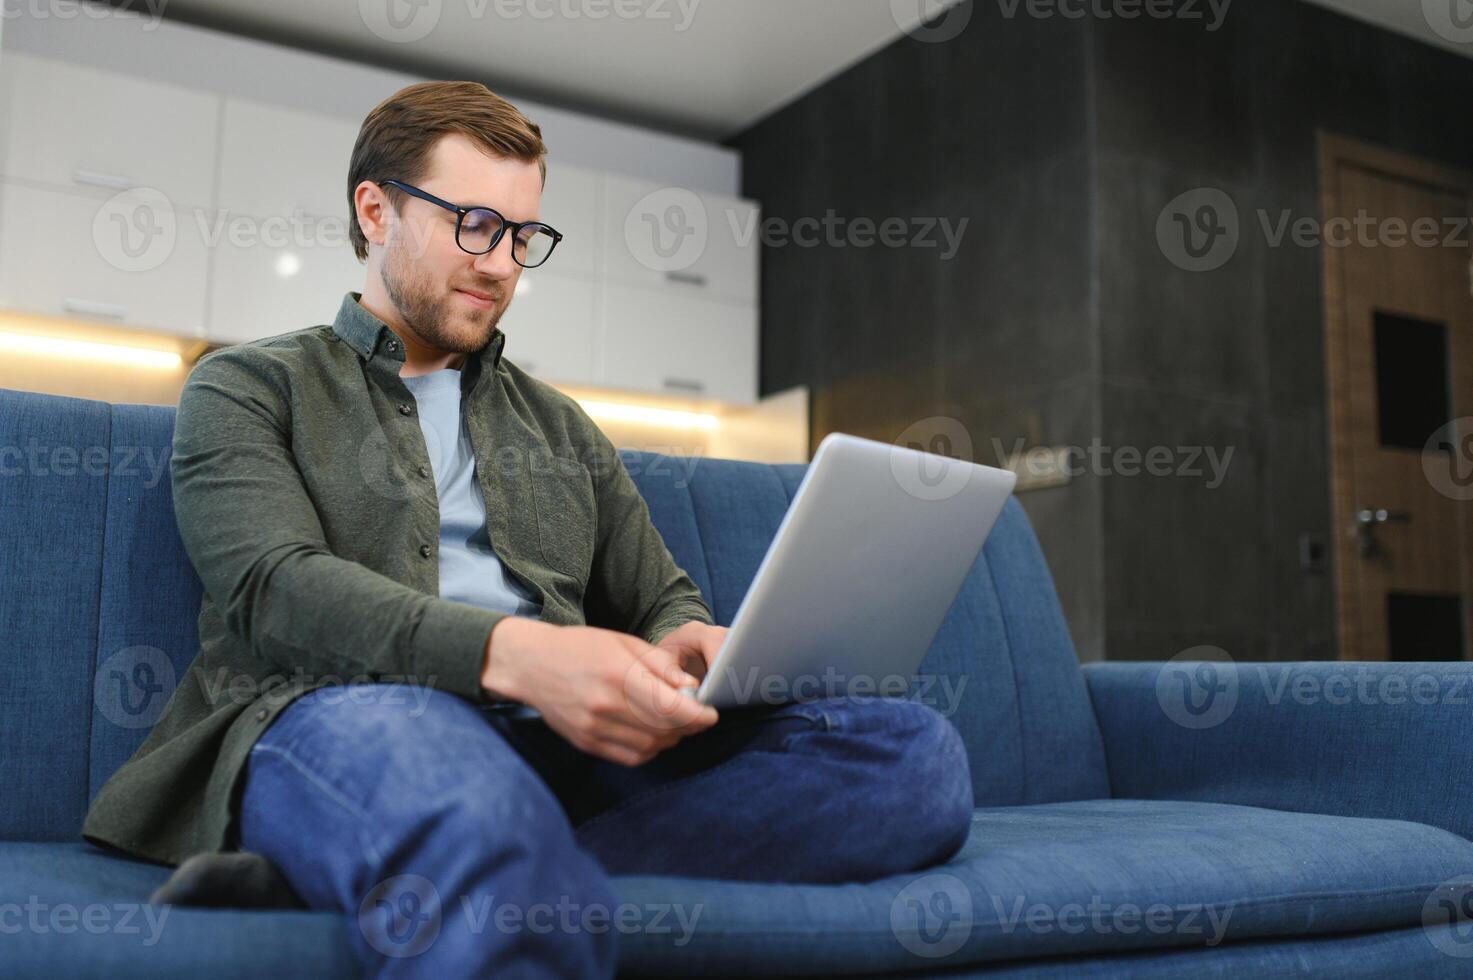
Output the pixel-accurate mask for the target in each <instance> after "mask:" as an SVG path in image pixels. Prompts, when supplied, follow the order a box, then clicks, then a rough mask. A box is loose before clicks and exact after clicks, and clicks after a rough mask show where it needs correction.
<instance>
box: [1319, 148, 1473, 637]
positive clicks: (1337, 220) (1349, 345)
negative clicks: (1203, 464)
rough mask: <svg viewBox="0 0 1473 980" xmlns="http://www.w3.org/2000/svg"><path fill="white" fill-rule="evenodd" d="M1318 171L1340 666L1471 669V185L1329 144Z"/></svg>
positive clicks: (1385, 154) (1375, 152)
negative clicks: (1344, 662) (1404, 663)
mask: <svg viewBox="0 0 1473 980" xmlns="http://www.w3.org/2000/svg"><path fill="white" fill-rule="evenodd" d="M1320 169H1321V191H1322V197H1323V212H1324V214H1323V217H1324V219H1325V224H1324V227H1323V229H1322V244H1321V246H1320V247H1321V249H1322V252H1323V254H1324V257H1325V294H1326V337H1325V339H1326V367H1327V377H1326V387H1327V389H1328V393H1329V417H1330V454H1331V495H1332V508H1333V519H1334V522H1335V523H1334V526H1335V534H1334V545H1333V556H1332V557H1333V561H1334V565H1335V578H1336V582H1335V586H1336V589H1335V594H1336V607H1337V619H1338V633H1339V651H1340V657H1341V658H1342V659H1349V660H1408V661H1425V660H1461V659H1467V658H1468V656H1469V641H1468V637H1469V636H1470V633H1473V630H1470V610H1473V592H1470V586H1473V295H1470V287H1473V266H1470V254H1473V253H1470V247H1469V238H1470V232H1469V224H1470V223H1469V215H1470V207H1469V203H1470V190H1473V180H1470V179H1469V177H1468V176H1467V175H1464V174H1460V173H1457V172H1455V171H1451V170H1448V169H1446V168H1443V167H1439V166H1436V165H1433V164H1429V163H1426V162H1424V161H1420V160H1416V159H1414V158H1410V157H1406V156H1403V155H1400V154H1395V153H1391V152H1389V151H1385V150H1381V149H1378V148H1375V147H1370V146H1367V145H1364V144H1359V143H1355V142H1352V141H1349V140H1344V139H1340V138H1336V137H1330V136H1322V137H1321V140H1320Z"/></svg>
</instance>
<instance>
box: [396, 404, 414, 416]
mask: <svg viewBox="0 0 1473 980" xmlns="http://www.w3.org/2000/svg"><path fill="white" fill-rule="evenodd" d="M399 414H400V415H412V414H414V409H412V408H410V407H409V406H408V405H400V406H399Z"/></svg>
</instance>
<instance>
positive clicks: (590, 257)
mask: <svg viewBox="0 0 1473 980" xmlns="http://www.w3.org/2000/svg"><path fill="white" fill-rule="evenodd" d="M601 176H602V175H600V174H599V173H598V172H597V171H593V170H585V169H584V168H582V167H574V166H570V165H569V164H566V163H558V162H556V161H553V160H549V161H547V183H546V184H545V185H544V186H543V188H542V207H541V208H540V213H541V218H542V220H543V221H545V222H546V223H547V224H549V225H552V226H553V227H554V228H556V229H557V230H558V231H560V232H562V235H563V240H562V243H561V244H560V245H558V247H557V250H556V251H554V252H553V253H552V257H551V258H549V259H548V260H547V265H545V266H542V267H539V268H538V269H536V270H533V273H534V274H535V273H536V272H540V271H543V270H544V269H550V270H552V271H553V272H555V273H557V274H558V275H577V276H593V275H594V274H595V273H596V272H597V270H598V266H597V262H598V252H599V234H600V232H599V218H600V212H599V206H598V197H599V183H600V181H601Z"/></svg>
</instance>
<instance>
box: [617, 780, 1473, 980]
mask: <svg viewBox="0 0 1473 980" xmlns="http://www.w3.org/2000/svg"><path fill="white" fill-rule="evenodd" d="M822 842H823V834H822V828H817V827H815V828H814V846H815V847H821V846H823V843H822ZM1469 874H1473V843H1470V842H1469V841H1467V840H1465V839H1463V838H1461V837H1458V836H1456V835H1454V834H1451V833H1448V832H1447V831H1444V830H1439V829H1437V828H1434V827H1429V826H1425V825H1422V824H1416V823H1408V822H1403V821H1395V820H1370V819H1362V818H1353V817H1330V816H1322V815H1318V814H1308V813H1289V812H1285V811H1280V810H1266V809H1260V808H1256V807H1244V806H1227V805H1221V804H1211V803H1182V802H1171V801H1145V800H1095V801H1082V802H1073V803H1054V804H1045V805H1038V806H1026V807H1007V808H996V809H979V810H977V811H976V813H975V814H974V815H973V820H972V832H971V836H970V838H969V840H968V841H967V843H966V844H965V845H964V846H963V848H962V850H961V851H960V852H959V853H958V854H957V856H956V857H955V858H953V859H952V861H951V862H949V863H948V864H947V865H945V866H942V867H938V868H934V869H930V870H929V871H925V872H918V873H916V874H910V875H898V876H894V877H890V878H885V879H882V880H879V881H874V882H869V883H863V884H859V883H856V884H845V885H824V886H791V885H786V886H784V885H764V884H751V883H741V882H718V881H701V880H696V879H672V878H660V877H639V876H627V877H621V878H619V879H618V880H617V881H616V885H617V887H618V888H619V891H620V897H621V899H622V900H623V901H625V902H629V903H633V904H636V905H640V906H645V907H657V906H668V907H670V908H671V914H670V915H669V916H668V917H667V921H668V925H669V929H668V931H665V932H656V931H654V930H648V931H644V932H639V933H630V934H629V935H627V936H625V937H624V938H623V940H622V947H621V953H620V963H621V965H626V966H628V967H630V968H632V969H633V970H634V972H636V973H638V974H640V975H662V976H697V975H705V974H707V973H711V974H717V975H724V974H736V973H740V974H753V975H782V974H789V975H810V976H821V975H838V974H860V973H866V972H871V973H877V972H889V971H903V970H923V971H932V970H938V969H942V968H944V967H947V966H951V965H955V964H959V963H984V962H994V961H1001V960H1008V959H1015V958H1033V957H1045V956H1068V955H1075V956H1077V955H1080V954H1086V953H1093V952H1103V951H1107V950H1108V951H1110V952H1116V953H1118V952H1120V951H1124V950H1129V949H1151V948H1157V949H1159V948H1166V947H1172V946H1206V945H1214V946H1215V945H1219V944H1221V943H1222V942H1224V941H1226V942H1234V941H1242V940H1250V939H1264V938H1271V937H1272V938H1278V937H1305V936H1316V935H1324V934H1331V933H1345V932H1355V931H1364V930H1375V929H1394V928H1398V927H1406V926H1414V925H1420V924H1421V922H1422V921H1423V919H1422V917H1423V912H1424V906H1425V905H1427V903H1428V900H1429V897H1430V896H1431V895H1432V893H1433V891H1434V890H1435V889H1436V888H1437V886H1438V885H1440V884H1443V883H1445V882H1447V881H1448V880H1449V879H1452V878H1456V877H1459V876H1462V875H1469ZM643 921H645V922H647V923H648V922H651V921H653V916H651V915H649V914H646V915H645V916H644V917H643ZM682 921H684V922H686V923H692V922H693V923H694V924H693V926H691V927H688V928H683V927H682V926H681V925H680V923H681V922H682Z"/></svg>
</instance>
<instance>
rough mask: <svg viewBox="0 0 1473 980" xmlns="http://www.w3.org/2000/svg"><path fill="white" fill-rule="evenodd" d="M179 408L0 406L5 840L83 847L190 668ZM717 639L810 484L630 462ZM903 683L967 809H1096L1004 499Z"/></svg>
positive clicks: (786, 476) (1058, 617) (1064, 645)
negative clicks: (86, 822)
mask: <svg viewBox="0 0 1473 980" xmlns="http://www.w3.org/2000/svg"><path fill="white" fill-rule="evenodd" d="M173 428H174V410H173V409H172V408H168V407H160V406H145V405H108V404H105V403H102V402H94V401H86V400H81V399H75V398H62V397H58V396H52V395H40V394H33V393H26V392H14V391H5V390H0V637H3V638H4V641H5V642H4V646H3V648H0V740H3V746H4V748H3V751H0V786H4V787H5V792H4V793H3V794H0V839H10V840H75V839H76V836H77V834H78V831H79V830H80V827H81V823H82V817H83V815H84V814H85V812H86V808H87V805H88V803H89V802H90V801H91V799H92V797H93V796H94V795H95V794H96V792H97V791H98V789H99V788H100V787H101V786H102V784H103V783H104V782H105V781H106V780H107V778H108V776H110V775H111V774H112V773H113V772H114V771H115V770H116V769H117V767H118V766H120V765H121V764H122V763H123V762H124V761H126V760H127V759H128V757H129V756H131V755H132V754H133V752H134V751H135V750H136V749H137V747H138V746H139V744H141V743H142V741H143V739H144V737H145V736H146V735H147V733H148V728H149V725H150V724H151V723H152V721H154V720H156V719H157V717H158V715H159V713H160V712H161V711H162V708H163V705H164V703H165V702H166V701H167V697H168V693H169V692H171V691H172V690H173V687H174V684H175V682H176V680H177V679H179V678H182V677H183V676H184V673H185V671H186V670H187V669H188V667H189V664H190V662H191V661H192V660H193V659H194V656H195V653H196V650H197V642H198V635H197V632H196V621H197V617H198V614H199V602H200V583H199V579H198V577H197V576H196V575H195V573H194V569H193V568H192V567H191V565H190V563H189V560H188V557H187V556H186V554H185V552H184V548H183V545H182V544H181V542H180V540H179V535H178V531H177V529H176V528H175V525H174V511H173V498H172V495H171V492H170V482H169V470H168V460H169V452H170V447H171V444H172V440H173ZM620 456H621V458H622V459H623V460H624V464H625V466H626V467H627V468H628V469H629V471H630V473H631V475H632V476H633V477H634V480H635V482H636V484H637V485H638V486H639V488H640V490H641V492H642V494H643V495H644V497H645V500H646V501H647V502H648V504H649V506H650V512H651V518H652V520H653V521H654V523H655V526H656V527H657V528H659V530H660V532H661V534H662V535H663V536H664V539H665V541H666V544H667V545H668V546H669V548H670V550H671V552H672V554H673V555H674V556H675V558H676V560H677V561H678V562H679V563H680V564H681V566H682V567H683V568H685V569H686V570H687V571H688V572H689V573H690V574H691V577H692V578H693V579H694V580H695V581H696V583H697V584H698V585H699V586H700V588H701V591H702V593H703V594H704V596H705V598H706V601H707V603H708V604H709V605H710V606H711V609H712V612H713V613H714V614H715V615H716V618H717V622H719V623H721V624H723V625H726V624H729V623H730V622H731V618H732V616H733V615H735V613H736V609H737V606H738V605H739V603H740V602H741V599H742V596H743V595H744V594H745V593H746V590H747V587H748V586H749V585H750V584H751V581H752V577H753V575H754V574H755V572H756V569H757V565H758V564H759V563H760V561H761V560H762V556H763V554H764V553H765V551H766V549H767V545H768V543H769V542H770V541H771V539H772V536H773V535H774V534H775V533H776V530H777V525H778V523H779V522H780V521H781V519H782V515H783V513H784V511H785V510H786V508H787V506H788V503H789V502H790V501H791V499H792V495H793V493H794V491H795V490H796V489H797V486H798V483H799V481H800V480H801V479H802V477H803V473H804V470H805V467H804V465H803V464H786V465H776V466H774V465H769V464H764V463H750V462H737V461H733V460H718V459H705V458H682V457H668V456H657V455H654V454H650V453H643V452H637V451H635V450H628V449H626V450H622V451H621V452H620ZM919 673H920V679H919V680H917V681H916V682H915V683H913V685H912V689H911V696H914V697H918V698H921V699H923V700H927V701H929V702H930V703H933V704H935V705H936V707H937V708H938V710H943V711H944V712H945V713H946V714H947V715H948V716H949V717H950V718H951V720H952V722H953V723H954V724H956V726H957V727H958V728H959V729H960V730H961V732H962V735H963V736H964V738H965V739H966V742H967V747H968V749H969V751H970V754H971V767H972V776H973V783H974V786H975V787H976V792H977V800H978V804H979V805H1009V804H1018V803H1033V802H1044V801H1051V800H1062V799H1076V798H1087V797H1092V796H1105V795H1107V794H1108V790H1107V784H1106V779H1105V773H1104V762H1103V752H1102V749H1101V742H1100V736H1099V732H1098V729H1097V727H1096V726H1095V722H1094V716H1093V713H1092V709H1091V707H1090V705H1089V701H1088V698H1087V695H1086V693H1085V689H1084V682H1083V679H1082V676H1081V673H1080V670H1079V667H1078V664H1077V663H1076V662H1075V657H1074V652H1073V647H1072V645H1071V644H1070V641H1069V636H1068V632H1067V630H1066V629H1065V626H1064V622H1063V618H1062V614H1061V613H1060V610H1059V607H1058V601H1057V599H1056V598H1055V595H1054V590H1053V585H1052V582H1051V580H1050V578H1049V575H1048V571H1047V568H1046V566H1045V565H1044V562H1043V558H1042V555H1041V554H1040V553H1039V550H1038V545H1037V542H1036V541H1035V540H1034V537H1033V533H1032V531H1031V529H1030V528H1029V526H1028V521H1027V518H1026V516H1025V515H1024V514H1023V511H1022V508H1021V507H1019V506H1018V504H1017V502H1016V501H1015V500H1014V501H1010V502H1009V504H1008V506H1007V508H1006V509H1005V510H1004V512H1003V516H1002V518H1001V519H1000V520H999V522H998V525H997V527H996V528H995V529H994V530H993V532H992V536H991V537H990V538H989V539H988V542H987V546H986V547H985V548H984V549H983V553H982V555H981V556H980V557H979V558H978V560H977V562H976V564H975V565H974V567H973V568H972V570H971V573H970V575H969V576H968V579H967V582H966V584H965V585H964V587H963V589H962V592H961V594H960V595H959V596H958V598H957V600H956V602H955V603H954V605H953V607H952V609H951V611H950V612H949V614H948V616H947V619H946V621H945V623H944V624H943V625H942V627H941V629H940V631H939V632H938V634H937V636H936V638H935V641H934V642H933V643H932V645H931V649H930V652H929V653H928V654H927V658H926V661H925V663H924V665H923V666H922V668H921V671H920V672H919Z"/></svg>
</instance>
